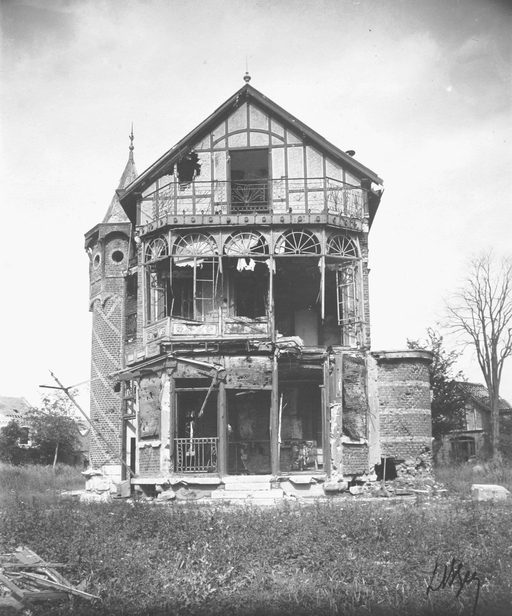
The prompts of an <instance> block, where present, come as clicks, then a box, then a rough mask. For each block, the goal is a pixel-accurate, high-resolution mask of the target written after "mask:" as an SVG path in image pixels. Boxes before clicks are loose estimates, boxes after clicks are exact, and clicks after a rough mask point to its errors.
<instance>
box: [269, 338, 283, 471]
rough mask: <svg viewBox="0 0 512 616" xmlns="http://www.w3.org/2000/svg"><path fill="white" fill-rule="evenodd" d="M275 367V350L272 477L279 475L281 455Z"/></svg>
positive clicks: (272, 406) (275, 362)
mask: <svg viewBox="0 0 512 616" xmlns="http://www.w3.org/2000/svg"><path fill="white" fill-rule="evenodd" d="M277 367H278V364H277V350H276V351H274V357H273V363H272V400H271V405H270V469H271V472H272V475H274V476H275V475H278V474H279V470H280V461H279V457H280V453H281V452H280V449H279V381H278V378H277Z"/></svg>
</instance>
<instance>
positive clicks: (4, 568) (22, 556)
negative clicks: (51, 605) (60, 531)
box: [0, 547, 99, 613]
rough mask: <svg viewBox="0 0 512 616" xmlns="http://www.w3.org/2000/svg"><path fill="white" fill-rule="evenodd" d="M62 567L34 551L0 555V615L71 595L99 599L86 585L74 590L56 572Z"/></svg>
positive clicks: (32, 608)
mask: <svg viewBox="0 0 512 616" xmlns="http://www.w3.org/2000/svg"><path fill="white" fill-rule="evenodd" d="M60 567H64V565H63V564H62V563H48V562H45V561H44V560H43V559H42V558H41V557H40V556H38V555H37V554H36V553H35V552H32V550H29V549H28V548H26V547H19V548H18V549H17V550H16V551H15V552H13V553H11V554H0V613H1V612H2V609H3V608H6V607H11V608H14V609H15V610H17V611H24V612H26V611H30V612H32V610H34V609H35V606H36V604H38V603H46V602H54V601H58V602H59V601H66V600H68V599H69V598H70V597H71V596H72V595H74V596H77V597H81V598H83V599H87V600H89V601H91V600H93V599H99V597H97V596H95V595H91V594H90V593H88V592H85V586H86V583H87V581H86V580H84V582H82V583H81V584H80V585H79V586H73V585H72V584H71V583H70V582H68V580H67V579H66V578H65V577H64V576H63V575H61V574H60V573H59V572H58V571H57V569H58V568H60Z"/></svg>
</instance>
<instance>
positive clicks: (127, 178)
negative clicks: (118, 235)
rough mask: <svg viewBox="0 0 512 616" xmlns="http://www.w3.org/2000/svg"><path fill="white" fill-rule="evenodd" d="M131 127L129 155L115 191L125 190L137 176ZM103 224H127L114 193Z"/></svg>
mask: <svg viewBox="0 0 512 616" xmlns="http://www.w3.org/2000/svg"><path fill="white" fill-rule="evenodd" d="M133 139H134V137H133V127H132V132H131V134H130V154H129V155H128V162H127V163H126V167H125V168H124V171H123V175H122V176H121V179H120V180H119V186H118V187H117V190H123V189H125V188H126V187H127V186H128V185H129V184H131V183H132V182H133V181H134V180H135V179H136V178H137V176H138V173H137V169H136V168H135V161H134V159H133ZM103 222H104V223H109V222H110V223H112V222H129V220H128V217H127V216H126V213H125V211H124V210H123V208H122V207H121V204H120V203H119V198H118V196H117V193H116V192H115V193H114V196H113V197H112V201H111V202H110V205H109V208H108V210H107V213H106V214H105V218H104V219H103Z"/></svg>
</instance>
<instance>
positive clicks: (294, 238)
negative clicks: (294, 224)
mask: <svg viewBox="0 0 512 616" xmlns="http://www.w3.org/2000/svg"><path fill="white" fill-rule="evenodd" d="M275 253H276V255H318V254H320V242H319V241H318V238H317V236H316V235H315V234H314V233H312V232H311V231H308V230H307V229H301V230H299V231H295V230H293V229H289V230H288V231H285V232H284V233H283V234H282V235H281V236H280V237H279V239H278V240H277V242H276V247H275Z"/></svg>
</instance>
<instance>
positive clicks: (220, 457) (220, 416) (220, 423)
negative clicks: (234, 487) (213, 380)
mask: <svg viewBox="0 0 512 616" xmlns="http://www.w3.org/2000/svg"><path fill="white" fill-rule="evenodd" d="M217 400H218V402H217V434H218V435H219V448H218V451H217V471H218V473H219V475H220V476H221V477H223V476H224V475H227V474H228V469H227V450H228V439H227V434H228V431H227V406H226V384H225V383H224V382H223V381H220V383H219V395H218V398H217Z"/></svg>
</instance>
